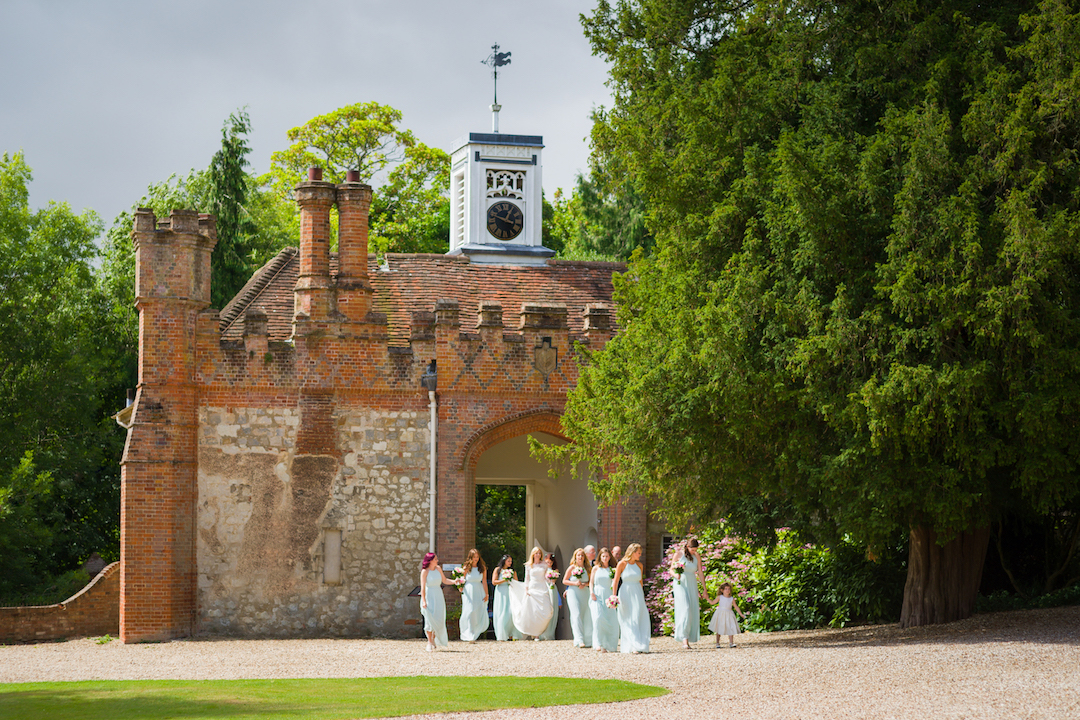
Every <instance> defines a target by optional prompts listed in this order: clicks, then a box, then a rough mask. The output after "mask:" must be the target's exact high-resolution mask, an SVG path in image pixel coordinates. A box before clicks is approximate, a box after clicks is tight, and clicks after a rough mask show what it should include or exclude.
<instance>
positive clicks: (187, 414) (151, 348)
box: [120, 210, 217, 642]
mask: <svg viewBox="0 0 1080 720" xmlns="http://www.w3.org/2000/svg"><path fill="white" fill-rule="evenodd" d="M132 236H133V239H134V243H135V252H136V290H135V297H136V306H137V307H138V309H139V387H138V391H137V392H136V396H135V405H134V410H133V412H132V424H131V429H130V430H129V432H128V438H127V444H126V446H125V448H124V456H123V459H122V461H121V493H120V568H121V570H120V637H121V639H122V640H123V641H124V642H139V641H148V640H164V639H168V638H172V637H178V636H183V635H188V634H190V633H191V631H192V628H193V621H194V613H195V578H196V574H195V529H194V520H195V497H196V492H195V489H196V488H195V476H196V469H197V464H196V463H197V454H196V440H197V433H198V415H197V413H196V389H195V383H194V379H195V378H194V372H195V348H196V328H197V325H198V320H197V318H198V315H199V312H200V311H201V310H202V309H203V308H205V307H207V306H208V305H209V304H210V253H211V251H212V250H213V248H214V245H215V244H216V242H217V240H216V237H217V236H216V232H215V229H214V225H213V219H212V218H208V217H206V216H202V217H199V216H197V215H196V214H195V213H193V212H191V211H174V212H173V213H172V214H171V215H170V217H169V218H168V219H162V220H161V221H160V222H159V221H158V220H157V218H155V217H154V214H153V213H152V212H150V211H148V210H140V211H139V212H138V213H137V214H136V217H135V230H134V232H133V233H132Z"/></svg>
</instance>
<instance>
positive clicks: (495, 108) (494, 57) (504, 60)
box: [480, 43, 510, 133]
mask: <svg viewBox="0 0 1080 720" xmlns="http://www.w3.org/2000/svg"><path fill="white" fill-rule="evenodd" d="M480 62H482V63H483V64H484V65H487V66H488V67H490V68H491V76H492V78H494V79H495V86H494V90H495V94H494V102H492V103H491V113H492V116H491V131H492V132H496V133H497V132H499V110H501V109H502V106H501V105H499V68H501V67H503V66H506V65H509V64H510V53H508V52H504V53H502V52H499V43H495V44H494V45H492V46H491V54H490V55H488V56H487V58H485V59H484V60H481V61H480Z"/></svg>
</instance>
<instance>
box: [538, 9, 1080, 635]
mask: <svg viewBox="0 0 1080 720" xmlns="http://www.w3.org/2000/svg"><path fill="white" fill-rule="evenodd" d="M584 24H585V28H586V34H587V35H588V37H589V39H590V40H591V42H592V44H593V48H594V51H595V52H597V53H598V54H600V55H602V56H604V57H605V59H607V60H608V61H609V62H610V63H611V84H612V88H613V91H614V92H613V94H614V97H615V103H614V106H613V107H612V108H611V109H610V110H608V111H604V112H601V113H598V116H597V124H596V126H595V127H594V131H593V142H594V147H595V151H596V152H597V153H598V154H599V155H600V156H601V157H606V158H616V159H617V164H618V166H619V167H622V168H625V170H626V172H627V174H628V175H629V179H630V180H631V181H632V182H633V183H634V187H636V188H638V189H640V190H641V191H642V192H643V193H644V195H645V199H646V203H647V206H648V207H649V213H648V216H647V217H648V224H649V229H650V230H651V231H652V232H654V233H655V235H656V238H657V247H656V252H655V254H654V255H653V256H652V257H649V258H645V257H640V256H639V257H638V258H637V259H636V260H634V261H633V262H632V263H631V268H630V271H629V272H628V273H627V274H626V275H625V276H624V277H622V278H621V279H620V280H619V281H618V283H617V290H616V293H617V299H618V302H619V323H620V326H621V333H620V335H619V336H617V337H616V338H615V339H614V340H613V341H612V342H610V343H609V344H608V345H607V346H606V347H605V348H604V350H603V351H601V352H599V353H597V354H595V355H594V356H592V357H591V358H590V360H589V364H588V365H587V366H586V367H585V368H584V369H583V371H582V374H581V380H580V383H579V385H578V387H577V389H576V390H575V391H574V392H573V393H572V394H571V397H570V399H569V402H568V405H567V408H566V415H565V417H564V421H563V425H564V430H565V431H566V432H567V433H568V435H569V436H570V437H571V438H572V439H574V440H575V441H576V443H575V444H573V445H567V446H563V448H562V449H561V450H558V449H557V450H551V451H548V452H549V454H557V453H560V452H561V453H564V454H570V455H571V456H573V457H576V458H578V459H583V460H586V461H588V462H589V463H590V464H591V465H592V466H593V468H594V469H595V470H596V471H598V472H600V471H606V470H608V469H610V468H614V470H613V471H612V472H610V473H609V474H608V475H607V477H606V479H605V480H604V481H602V482H601V483H598V484H597V485H596V486H595V491H596V492H597V493H598V494H599V495H601V496H602V497H604V498H608V499H611V498H614V497H616V496H617V495H620V494H623V493H627V492H635V491H637V492H643V493H646V494H649V495H652V496H653V497H654V498H655V499H656V500H657V501H658V503H659V505H660V507H661V508H662V512H663V514H664V516H665V517H666V519H667V520H668V521H670V522H671V523H673V524H675V525H680V524H687V523H689V522H691V521H702V520H708V519H711V518H713V517H717V516H727V517H729V518H730V519H731V520H732V522H733V524H734V525H735V527H736V530H737V531H738V532H739V533H740V534H742V535H744V536H746V535H748V534H749V533H750V532H752V531H755V530H756V531H758V533H759V537H763V538H764V537H767V533H768V528H769V527H776V526H778V525H790V526H792V527H793V528H795V529H796V530H797V531H798V532H800V534H803V535H805V536H807V537H813V538H816V539H819V540H826V541H835V540H836V539H837V538H839V537H840V536H841V535H844V534H847V535H849V536H850V537H852V538H853V539H854V540H855V541H857V542H859V543H861V544H863V545H866V546H868V547H869V548H870V549H871V550H872V551H873V550H880V549H881V548H883V547H885V546H886V544H887V543H888V542H889V541H890V539H891V538H892V537H893V534H894V533H895V532H896V531H897V530H898V529H904V530H907V531H909V534H910V543H909V548H910V551H909V552H910V554H909V562H908V576H907V578H908V579H907V586H906V588H905V594H904V603H903V609H902V611H901V624H902V625H905V626H907V625H919V624H925V623H930V622H941V621H948V620H953V619H958V618H961V617H964V616H966V615H967V614H969V613H970V612H971V609H972V607H973V604H974V599H975V594H976V592H977V589H978V584H979V576H980V573H981V568H982V565H983V559H984V557H985V554H986V549H987V542H988V537H989V527H990V524H991V522H992V521H993V520H994V519H995V518H998V517H1000V516H1001V514H1002V513H1003V512H1004V511H1005V510H1007V509H1011V508H1019V507H1024V508H1028V509H1030V511H1031V512H1034V513H1036V514H1040V515H1043V514H1046V513H1050V512H1053V511H1054V509H1055V508H1060V507H1063V506H1065V505H1067V504H1068V503H1069V502H1071V501H1073V500H1074V499H1075V498H1077V496H1078V495H1080V481H1078V478H1080V475H1078V467H1077V460H1078V458H1080V433H1078V432H1077V426H1078V421H1080V297H1078V292H1080V284H1078V283H1077V278H1078V270H1080V253H1078V244H1077V238H1078V230H1077V228H1078V227H1080V224H1078V223H1077V217H1078V212H1080V192H1078V191H1077V188H1078V187H1080V182H1077V181H1078V179H1080V178H1078V176H1080V162H1078V154H1077V148H1078V146H1080V106H1078V105H1077V104H1076V102H1075V100H1074V98H1075V97H1076V95H1077V90H1078V89H1080V88H1078V87H1077V84H1078V82H1080V80H1078V78H1080V72H1078V70H1077V68H1078V67H1080V66H1078V65H1077V59H1078V58H1080V18H1078V16H1077V15H1075V14H1073V13H1072V12H1071V8H1070V7H1069V6H1068V5H1067V4H1066V3H1064V2H1060V1H1058V0H1046V1H1045V2H1042V3H1039V4H1034V3H1024V2H1009V3H993V4H980V3H971V2H959V1H956V2H943V3H902V4H880V3H879V4H874V3H861V4H833V3H825V2H808V3H799V4H794V5H793V4H791V3H786V2H780V1H779V0H776V1H771V2H761V3H754V4H749V3H717V2H705V1H704V0H691V1H689V2H684V3H679V4H677V5H671V4H670V3H666V2H660V1H659V0H636V1H635V0H622V1H620V2H618V3H617V4H616V5H612V4H611V3H610V2H608V1H607V0H601V1H600V2H599V3H598V5H597V9H596V11H595V13H594V14H593V15H592V16H591V17H588V18H585V19H584Z"/></svg>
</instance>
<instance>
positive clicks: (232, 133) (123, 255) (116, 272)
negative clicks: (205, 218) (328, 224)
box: [103, 110, 299, 348]
mask: <svg viewBox="0 0 1080 720" xmlns="http://www.w3.org/2000/svg"><path fill="white" fill-rule="evenodd" d="M249 132H251V120H250V118H249V117H248V114H247V112H246V111H244V110H238V111H237V112H235V113H232V114H231V115H229V117H228V119H227V120H226V121H225V123H224V125H223V126H222V130H221V148H220V149H219V150H218V151H217V152H216V153H214V156H213V157H212V158H211V160H210V166H209V167H208V168H207V169H205V170H191V171H189V172H188V174H187V176H179V175H176V174H173V175H171V176H169V178H168V179H167V180H165V181H164V182H160V183H153V184H151V185H150V186H149V187H148V188H147V191H146V195H144V196H143V197H142V198H141V199H140V200H139V202H138V203H136V205H135V206H133V210H134V208H135V207H148V208H150V209H151V210H153V211H154V213H155V214H156V215H157V216H158V217H167V216H168V214H169V213H170V212H172V210H174V209H178V208H191V209H194V210H198V211H199V212H205V213H210V214H212V215H214V216H215V218H216V219H217V234H218V242H217V245H216V246H215V248H214V255H213V262H212V277H211V304H212V305H213V306H214V307H216V308H219V309H220V308H223V307H225V305H227V304H228V302H229V301H230V300H232V298H233V297H234V296H235V295H236V293H238V292H239V291H240V290H241V289H242V288H243V287H244V284H245V283H247V281H248V280H249V279H250V278H251V276H252V275H253V274H254V273H255V271H256V270H258V269H259V268H260V267H262V266H263V265H264V264H265V263H266V262H267V261H268V260H269V259H270V258H271V257H273V255H274V254H275V253H277V252H278V251H279V250H281V249H282V248H285V247H287V246H289V245H290V244H295V242H296V237H297V236H298V235H299V216H298V214H297V212H296V205H295V203H293V202H292V201H291V200H287V199H285V198H283V197H281V196H280V195H278V194H276V193H274V192H272V191H270V190H268V189H263V188H261V187H259V181H258V179H256V177H255V176H254V175H252V174H251V173H249V172H248V171H247V168H248V167H249V163H248V160H247V156H248V154H249V153H250V152H251V149H250V147H249V146H248V144H247V137H246V136H247V134H248V133H249ZM131 222H132V212H131V211H125V212H123V213H121V214H120V215H119V216H117V218H116V220H115V221H114V222H113V224H112V226H111V227H110V229H109V232H108V235H107V237H106V242H105V245H106V251H105V255H106V256H105V260H104V264H103V267H104V271H105V272H104V276H103V282H104V284H105V286H106V287H107V289H108V292H109V295H110V296H111V297H113V298H114V300H115V311H116V312H117V313H119V314H121V315H123V316H125V318H126V325H125V326H126V327H127V328H128V329H129V335H130V337H131V338H132V339H133V344H132V345H131V347H132V348H137V345H138V318H137V316H136V314H135V310H134V302H135V296H134V294H135V285H134V283H135V255H134V250H133V248H132V245H131Z"/></svg>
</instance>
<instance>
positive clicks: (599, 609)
mask: <svg viewBox="0 0 1080 720" xmlns="http://www.w3.org/2000/svg"><path fill="white" fill-rule="evenodd" d="M613 577H615V570H614V569H613V568H612V567H611V551H610V550H608V549H607V548H600V554H599V555H598V556H597V560H596V565H594V566H593V569H592V574H591V575H590V577H589V590H590V594H589V597H590V599H591V602H590V603H589V610H590V611H591V612H590V614H591V615H592V626H593V641H592V644H593V647H594V648H596V651H597V652H615V651H616V650H617V649H618V647H619V613H618V612H616V611H615V608H609V607H608V606H607V599H608V598H609V597H611V596H612V595H613V594H614V593H612V592H611V579H612V578H613Z"/></svg>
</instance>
